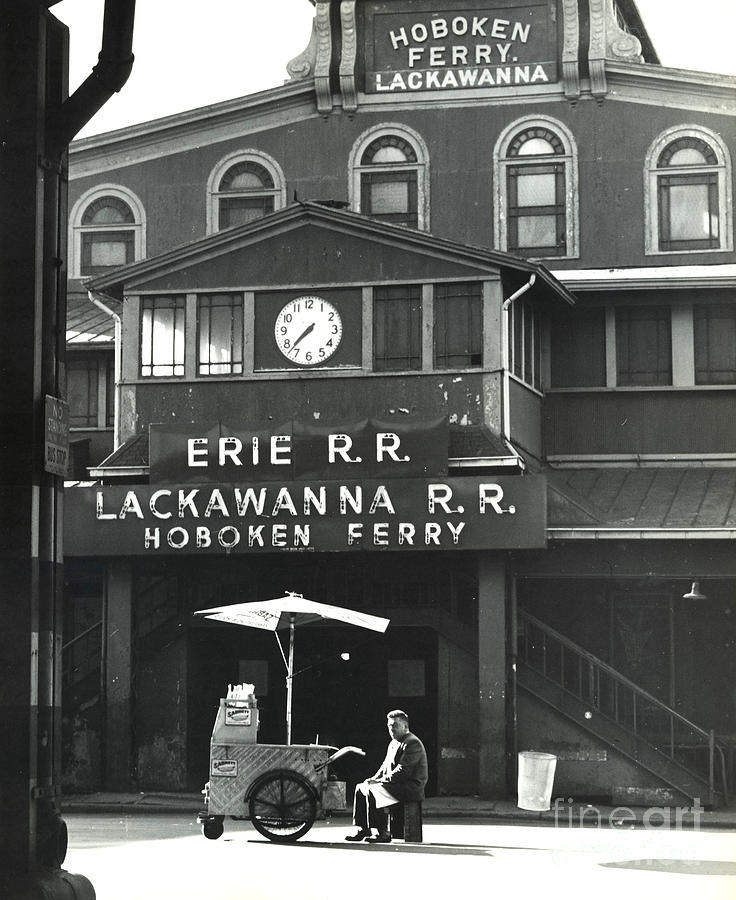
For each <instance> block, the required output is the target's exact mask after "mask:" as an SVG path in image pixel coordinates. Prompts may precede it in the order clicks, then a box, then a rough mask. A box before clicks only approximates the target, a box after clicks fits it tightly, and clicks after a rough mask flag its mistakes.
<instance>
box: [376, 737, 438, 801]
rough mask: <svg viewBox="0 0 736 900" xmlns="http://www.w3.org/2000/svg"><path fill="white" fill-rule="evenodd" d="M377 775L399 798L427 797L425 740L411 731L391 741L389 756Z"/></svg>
mask: <svg viewBox="0 0 736 900" xmlns="http://www.w3.org/2000/svg"><path fill="white" fill-rule="evenodd" d="M373 777H374V778H379V779H380V780H381V783H382V784H385V785H386V789H387V790H388V792H389V793H390V794H393V796H394V797H396V799H397V800H424V786H425V785H426V783H427V751H426V750H425V749H424V744H423V743H422V742H421V741H420V740H419V738H418V737H417V736H416V735H415V734H412V733H411V732H410V731H408V732H407V733H406V734H405V735H404V736H403V738H401V740H400V741H399V740H393V741H391V743H390V744H389V745H388V750H387V751H386V758H385V759H384V761H383V763H382V764H381V768H380V769H379V770H378V771H377V772H376V774H375V775H374V776H373Z"/></svg>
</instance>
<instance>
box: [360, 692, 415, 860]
mask: <svg viewBox="0 0 736 900" xmlns="http://www.w3.org/2000/svg"><path fill="white" fill-rule="evenodd" d="M386 724H387V726H388V733H389V734H390V735H391V743H390V744H389V745H388V750H387V751H386V758H385V759H384V761H383V763H382V764H381V768H380V769H379V770H378V771H377V772H376V774H375V775H373V776H371V777H370V778H368V779H366V780H365V781H362V782H361V783H360V784H358V785H356V787H355V798H354V800H353V824H354V825H356V826H357V827H358V831H356V833H355V834H349V835H347V836H346V838H345V840H346V841H363V840H365V841H368V842H369V843H371V844H388V843H390V841H391V833H390V832H389V830H388V814H387V812H386V809H387V808H388V807H390V806H394V805H395V804H396V803H399V802H402V801H404V800H416V801H422V800H424V786H425V785H426V783H427V753H426V751H425V749H424V744H422V742H421V741H420V740H419V738H418V737H417V736H416V735H415V734H412V733H411V731H409V717H408V716H407V714H406V713H405V712H404V711H403V710H400V709H394V710H392V712H390V713H388V714H387V716H386ZM374 828H375V830H376V831H377V832H378V834H377V835H376V836H375V837H373V836H372V834H371V829H374Z"/></svg>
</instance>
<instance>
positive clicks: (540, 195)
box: [516, 170, 556, 206]
mask: <svg viewBox="0 0 736 900" xmlns="http://www.w3.org/2000/svg"><path fill="white" fill-rule="evenodd" d="M516 202H517V204H518V206H554V204H555V202H556V196H555V173H554V172H549V173H547V174H542V175H538V174H535V173H534V171H533V170H531V171H530V172H529V173H528V174H527V173H526V172H520V173H519V179H518V184H517V196H516Z"/></svg>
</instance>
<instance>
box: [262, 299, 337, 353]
mask: <svg viewBox="0 0 736 900" xmlns="http://www.w3.org/2000/svg"><path fill="white" fill-rule="evenodd" d="M274 337H275V338H276V346H277V347H278V348H279V350H280V351H281V353H282V354H283V355H284V356H285V357H286V358H287V359H288V360H289V362H291V363H296V364H297V365H299V366H318V365H320V364H321V363H323V362H326V361H327V360H328V359H329V358H330V357H331V356H332V354H333V353H334V352H335V351H336V350H337V348H338V347H339V346H340V341H341V340H342V319H341V318H340V313H339V312H338V311H337V309H335V307H334V306H333V305H332V303H330V302H329V301H328V300H324V299H323V298H322V297H311V296H307V297H296V298H295V299H294V300H290V301H289V302H288V303H287V304H286V306H284V307H283V309H282V310H281V312H280V313H279V314H278V315H277V316H276V324H275V325H274Z"/></svg>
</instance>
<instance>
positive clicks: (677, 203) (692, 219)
mask: <svg viewBox="0 0 736 900" xmlns="http://www.w3.org/2000/svg"><path fill="white" fill-rule="evenodd" d="M709 236H710V216H709V214H708V185H707V184H682V185H672V187H670V237H671V238H672V240H673V241H678V240H679V241H685V240H692V239H694V240H702V239H703V238H707V237H709Z"/></svg>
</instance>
